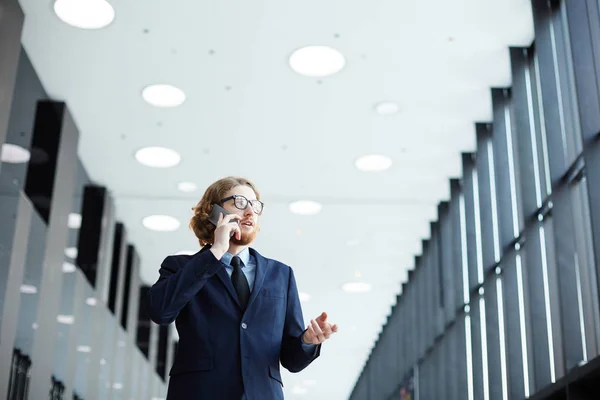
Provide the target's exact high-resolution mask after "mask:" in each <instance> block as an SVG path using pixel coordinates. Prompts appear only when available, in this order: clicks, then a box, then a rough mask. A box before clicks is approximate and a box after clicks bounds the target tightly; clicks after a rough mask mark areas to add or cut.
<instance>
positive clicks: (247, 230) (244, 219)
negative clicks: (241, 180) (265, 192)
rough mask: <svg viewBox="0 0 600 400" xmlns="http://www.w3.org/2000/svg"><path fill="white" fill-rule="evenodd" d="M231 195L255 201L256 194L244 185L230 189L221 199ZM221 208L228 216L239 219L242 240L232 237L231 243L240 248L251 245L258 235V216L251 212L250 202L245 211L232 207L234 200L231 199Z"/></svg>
mask: <svg viewBox="0 0 600 400" xmlns="http://www.w3.org/2000/svg"><path fill="white" fill-rule="evenodd" d="M233 195H237V196H244V197H245V198H247V199H248V200H256V193H254V190H252V188H250V187H249V186H246V185H240V186H236V187H234V188H232V189H231V190H229V191H228V192H227V193H225V196H223V198H226V197H229V196H233ZM223 208H224V209H225V210H227V212H229V213H230V214H236V215H239V216H240V217H241V220H240V223H239V226H240V230H241V231H242V238H241V240H237V239H236V238H235V236H233V237H232V238H231V242H232V243H234V244H237V245H242V246H247V245H249V244H251V243H252V242H253V241H254V239H255V238H256V235H257V234H258V230H259V224H258V214H256V213H255V212H254V211H253V210H252V206H251V205H250V202H248V205H247V207H246V209H245V210H240V209H239V208H237V207H236V206H235V205H234V200H233V199H231V200H227V201H226V202H225V203H223Z"/></svg>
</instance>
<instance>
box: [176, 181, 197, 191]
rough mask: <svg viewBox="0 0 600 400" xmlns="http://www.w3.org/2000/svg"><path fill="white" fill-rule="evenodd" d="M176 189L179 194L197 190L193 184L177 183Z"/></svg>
mask: <svg viewBox="0 0 600 400" xmlns="http://www.w3.org/2000/svg"><path fill="white" fill-rule="evenodd" d="M177 189H179V190H180V191H181V192H185V193H192V192H195V191H196V190H198V185H196V184H195V183H194V182H179V183H178V184H177Z"/></svg>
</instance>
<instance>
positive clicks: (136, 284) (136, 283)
mask: <svg viewBox="0 0 600 400" xmlns="http://www.w3.org/2000/svg"><path fill="white" fill-rule="evenodd" d="M139 263H140V261H139V256H138V254H137V251H136V250H135V247H134V246H132V245H129V246H127V258H126V263H125V265H126V268H125V282H124V286H125V287H124V288H123V292H124V296H123V312H122V314H121V326H122V327H123V328H124V329H125V330H127V332H129V334H130V335H133V337H136V335H137V333H136V332H137V326H138V312H139V310H138V308H139V304H140V285H141V281H140V271H139V268H140V267H139Z"/></svg>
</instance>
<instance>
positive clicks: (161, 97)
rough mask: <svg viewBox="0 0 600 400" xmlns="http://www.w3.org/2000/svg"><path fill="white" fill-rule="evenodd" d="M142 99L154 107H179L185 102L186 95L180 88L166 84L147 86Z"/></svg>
mask: <svg viewBox="0 0 600 400" xmlns="http://www.w3.org/2000/svg"><path fill="white" fill-rule="evenodd" d="M142 97H143V98H144V100H146V102H147V103H148V104H150V105H152V106H154V107H177V106H180V105H182V104H183V102H184V101H185V93H183V90H181V89H179V88H178V87H175V86H172V85H166V84H157V85H150V86H146V87H145V88H144V90H143V91H142Z"/></svg>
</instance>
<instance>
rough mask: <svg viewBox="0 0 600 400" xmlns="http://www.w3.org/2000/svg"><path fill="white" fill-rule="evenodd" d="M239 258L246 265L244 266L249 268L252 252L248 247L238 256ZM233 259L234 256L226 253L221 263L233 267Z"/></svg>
mask: <svg viewBox="0 0 600 400" xmlns="http://www.w3.org/2000/svg"><path fill="white" fill-rule="evenodd" d="M238 257H239V258H240V260H241V261H242V263H244V266H248V263H249V262H250V250H248V247H246V248H245V249H244V250H242V251H241V252H240V254H238ZM232 258H233V254H231V253H225V254H223V257H222V258H221V261H222V262H223V263H224V264H226V265H231V259H232Z"/></svg>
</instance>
